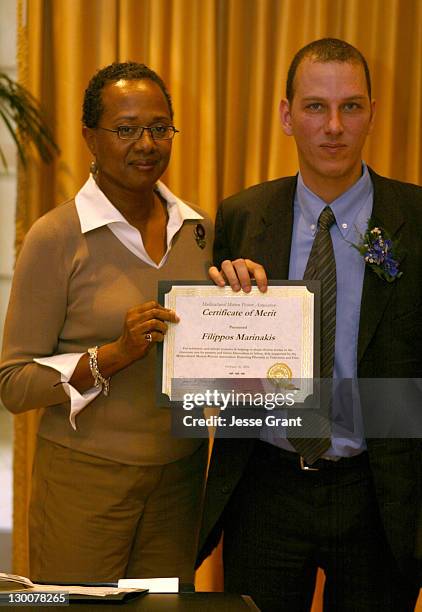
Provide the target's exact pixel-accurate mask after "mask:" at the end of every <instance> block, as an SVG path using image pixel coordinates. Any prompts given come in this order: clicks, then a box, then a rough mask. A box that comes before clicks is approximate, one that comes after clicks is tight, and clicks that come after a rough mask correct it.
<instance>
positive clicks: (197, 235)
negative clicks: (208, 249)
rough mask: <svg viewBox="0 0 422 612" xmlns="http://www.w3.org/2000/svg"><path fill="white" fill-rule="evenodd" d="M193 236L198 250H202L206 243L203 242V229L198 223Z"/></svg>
mask: <svg viewBox="0 0 422 612" xmlns="http://www.w3.org/2000/svg"><path fill="white" fill-rule="evenodd" d="M193 235H194V236H195V240H196V244H197V245H198V246H199V248H200V249H204V248H205V245H206V244H207V243H206V242H205V227H204V226H203V225H202V223H198V224H197V225H196V226H195V228H194V230H193Z"/></svg>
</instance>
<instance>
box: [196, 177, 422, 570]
mask: <svg viewBox="0 0 422 612" xmlns="http://www.w3.org/2000/svg"><path fill="white" fill-rule="evenodd" d="M371 178H372V181H373V184H374V207H373V217H374V218H375V219H376V220H377V223H379V225H380V226H381V227H383V228H384V229H385V230H386V231H387V232H388V233H389V234H390V236H391V237H393V238H394V237H395V238H397V237H398V236H400V246H401V265H400V269H401V271H402V272H403V276H402V277H401V278H400V279H396V280H395V281H394V282H393V283H388V282H387V281H385V280H382V279H380V278H379V277H378V276H377V275H376V274H375V273H374V271H373V270H371V269H370V268H369V267H367V269H366V270H365V276H364V284H363V292H362V303H361V318H360V325H359V341H358V376H359V377H360V378H422V188H421V187H417V186H415V185H410V184H407V183H401V182H398V181H393V180H390V179H386V178H383V177H381V176H378V175H377V174H375V173H374V172H372V171H371ZM295 190H296V178H295V177H288V178H282V179H278V180H275V181H269V182H267V183H262V184H260V185H256V186H254V187H251V188H250V189H247V190H246V191H244V192H242V193H240V194H237V195H234V196H232V197H230V198H228V199H227V200H225V201H224V202H223V203H222V205H221V207H220V208H219V211H218V214H217V220H216V238H215V244H214V261H215V264H216V265H217V266H220V264H221V262H222V261H223V260H225V259H230V260H233V259H236V258H238V257H243V258H248V259H252V260H254V261H256V262H259V263H261V264H262V265H263V266H264V268H265V269H266V271H267V275H268V277H269V279H286V278H288V270H289V256H290V246H291V237H292V224H293V202H294V195H295ZM337 316H341V313H337ZM362 403H364V401H363V400H362ZM402 407H403V404H401V405H400V402H398V404H397V406H395V407H394V409H395V410H397V411H398V412H399V413H400V410H401V409H402ZM390 409H391V406H390ZM420 416H421V418H422V402H421V406H420ZM254 444H255V441H254V440H245V439H232V440H228V439H221V438H220V439H216V440H215V443H214V450H213V455H212V460H211V466H210V471H209V476H208V484H207V490H206V497H205V508H204V516H203V522H202V527H201V532H200V543H199V550H200V552H199V558H198V564H200V563H201V562H202V560H203V559H204V558H205V557H206V556H207V555H208V554H210V552H211V551H212V549H213V548H214V547H215V546H216V544H217V543H218V541H219V538H220V536H221V532H222V531H223V530H224V515H223V510H224V507H225V505H226V504H227V501H228V500H229V498H230V495H231V492H232V491H233V489H234V487H235V486H236V484H237V482H238V481H239V479H240V477H241V475H242V472H243V470H244V469H245V466H246V464H247V461H248V458H249V456H250V454H251V452H252V450H253V446H254ZM367 445H368V453H369V458H370V465H371V470H372V473H373V478H374V481H375V486H376V491H377V499H378V503H379V508H380V512H381V516H382V519H383V523H384V528H385V530H386V533H387V536H388V538H389V541H390V543H391V546H392V549H393V551H394V553H395V555H396V558H397V560H398V562H399V564H400V565H401V567H402V569H403V571H406V572H407V573H411V574H412V575H415V576H416V575H417V574H419V578H418V579H420V578H421V577H422V568H421V562H420V558H421V557H422V527H421V522H422V509H421V507H422V505H421V471H422V465H421V459H422V441H421V439H420V438H408V439H397V438H396V439H384V438H377V439H370V440H367ZM418 526H419V535H418V543H416V540H417V536H416V532H417V528H418ZM415 551H416V552H415ZM415 555H416V556H417V557H419V561H418V562H416V563H415Z"/></svg>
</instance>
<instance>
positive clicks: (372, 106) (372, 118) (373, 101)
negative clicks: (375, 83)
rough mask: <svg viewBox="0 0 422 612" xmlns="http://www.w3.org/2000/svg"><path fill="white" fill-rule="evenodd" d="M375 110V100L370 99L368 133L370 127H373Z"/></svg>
mask: <svg viewBox="0 0 422 612" xmlns="http://www.w3.org/2000/svg"><path fill="white" fill-rule="evenodd" d="M375 110H376V104H375V100H371V120H370V122H369V130H368V134H370V133H371V132H372V129H373V127H374V120H375Z"/></svg>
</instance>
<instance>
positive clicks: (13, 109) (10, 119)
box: [0, 72, 59, 168]
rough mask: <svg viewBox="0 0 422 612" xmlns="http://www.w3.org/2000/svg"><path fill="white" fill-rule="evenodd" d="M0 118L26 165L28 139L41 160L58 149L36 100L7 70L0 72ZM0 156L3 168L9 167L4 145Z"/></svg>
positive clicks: (52, 154)
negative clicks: (6, 72)
mask: <svg viewBox="0 0 422 612" xmlns="http://www.w3.org/2000/svg"><path fill="white" fill-rule="evenodd" d="M0 118H1V119H2V120H3V122H4V124H5V126H6V128H7V130H8V131H9V132H10V134H11V136H12V138H13V140H14V141H15V143H16V147H17V150H18V155H19V157H20V159H21V161H22V163H23V164H24V165H25V164H26V161H27V155H26V150H25V146H26V144H27V143H28V142H31V143H32V144H33V145H34V146H35V148H36V149H37V151H38V152H39V154H40V156H41V159H42V160H43V161H45V162H47V163H48V162H50V161H52V159H53V158H54V156H55V155H56V154H57V153H58V152H59V148H58V146H57V145H56V143H55V142H54V138H53V136H52V133H51V131H50V129H49V128H48V126H47V124H46V121H45V119H44V118H43V116H42V112H41V109H40V106H39V103H38V102H37V100H36V99H35V98H34V96H33V95H32V94H31V93H30V92H29V91H28V90H27V89H26V88H25V87H23V86H22V85H20V84H19V83H17V82H16V81H13V79H11V78H10V77H9V76H8V75H7V74H5V73H4V72H0ZM0 159H1V161H2V163H3V166H4V168H7V162H6V157H5V155H4V152H3V151H2V149H1V147H0Z"/></svg>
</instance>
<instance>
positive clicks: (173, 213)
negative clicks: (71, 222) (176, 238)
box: [75, 176, 203, 234]
mask: <svg viewBox="0 0 422 612" xmlns="http://www.w3.org/2000/svg"><path fill="white" fill-rule="evenodd" d="M156 189H157V190H158V192H159V193H160V195H161V196H162V197H163V198H164V200H165V201H166V204H167V212H168V215H169V224H170V223H171V224H172V225H182V223H183V221H185V220H187V219H203V217H202V216H201V215H200V214H199V213H197V212H196V211H195V210H193V208H191V207H190V206H188V205H187V204H185V202H183V201H182V200H181V199H180V198H178V197H177V196H175V195H174V194H173V193H172V192H171V191H170V189H169V188H168V187H166V186H165V185H164V183H161V182H160V181H158V182H157V184H156ZM75 205H76V210H77V213H78V217H79V222H80V224H81V232H82V233H83V234H85V233H86V232H90V231H91V230H94V229H97V228H99V227H102V226H104V225H109V224H110V223H125V224H126V225H130V223H129V222H128V221H127V220H126V219H125V217H124V216H123V215H122V214H121V212H119V211H118V210H117V208H116V207H115V206H113V204H112V203H111V202H110V200H109V199H108V198H107V196H106V195H105V194H104V192H103V191H101V189H100V188H99V187H98V185H97V183H96V182H95V181H94V179H93V178H92V176H90V177H89V178H88V180H87V181H86V183H85V185H83V187H82V188H81V189H80V191H79V192H78V193H77V194H76V197H75Z"/></svg>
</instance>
